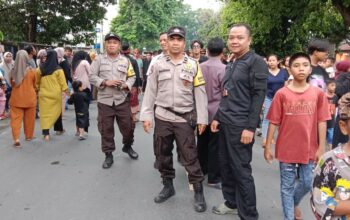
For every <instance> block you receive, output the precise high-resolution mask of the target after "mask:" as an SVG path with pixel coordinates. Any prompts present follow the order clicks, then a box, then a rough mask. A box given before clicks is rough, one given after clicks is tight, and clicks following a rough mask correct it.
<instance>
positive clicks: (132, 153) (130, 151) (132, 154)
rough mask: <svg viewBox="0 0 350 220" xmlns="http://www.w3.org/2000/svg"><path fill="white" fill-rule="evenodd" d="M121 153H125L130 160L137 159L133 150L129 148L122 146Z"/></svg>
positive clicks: (137, 156)
mask: <svg viewBox="0 0 350 220" xmlns="http://www.w3.org/2000/svg"><path fill="white" fill-rule="evenodd" d="M122 151H123V152H124V153H127V154H128V155H129V157H130V158H131V159H134V160H136V159H137V158H139V155H138V154H137V153H136V152H135V151H134V149H132V147H131V146H127V145H124V147H123V149H122Z"/></svg>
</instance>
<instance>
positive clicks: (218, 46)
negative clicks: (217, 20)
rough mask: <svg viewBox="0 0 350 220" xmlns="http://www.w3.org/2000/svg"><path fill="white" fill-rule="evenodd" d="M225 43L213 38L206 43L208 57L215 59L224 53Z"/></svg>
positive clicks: (218, 38)
mask: <svg viewBox="0 0 350 220" xmlns="http://www.w3.org/2000/svg"><path fill="white" fill-rule="evenodd" d="M224 48H225V42H224V41H223V40H222V39H221V38H220V37H215V38H212V39H210V40H209V42H208V53H209V56H212V57H217V56H219V55H220V54H222V53H223V52H224Z"/></svg>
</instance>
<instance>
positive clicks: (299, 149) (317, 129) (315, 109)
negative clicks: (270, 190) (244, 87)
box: [264, 53, 330, 220]
mask: <svg viewBox="0 0 350 220" xmlns="http://www.w3.org/2000/svg"><path fill="white" fill-rule="evenodd" d="M289 62H290V72H291V74H292V75H293V77H294V79H293V81H292V82H291V83H290V84H289V85H288V86H286V87H284V88H282V89H280V90H279V91H278V92H277V93H276V95H275V97H274V99H273V101H272V104H271V107H270V110H269V113H268V115H267V119H268V120H269V121H270V124H269V129H268V134H267V143H266V147H265V152H264V157H265V160H266V161H267V162H269V163H271V162H272V160H273V155H272V151H271V142H272V139H273V136H274V133H275V131H276V129H277V128H278V136H277V142H276V149H275V156H276V159H278V160H279V161H280V177H281V199H282V207H283V213H284V219H285V220H294V219H301V213H300V209H299V208H298V205H299V203H300V202H301V200H302V198H303V197H304V196H305V195H306V194H307V193H309V192H310V190H311V184H312V177H313V173H312V170H313V167H314V163H316V162H317V161H318V159H319V158H320V156H322V154H323V153H324V149H325V144H326V143H325V140H326V130H327V124H326V121H327V120H329V119H330V114H329V108H328V101H327V97H326V95H325V94H324V92H323V91H322V90H321V89H319V88H318V87H314V86H311V85H309V84H308V83H307V78H308V76H309V75H310V73H311V71H312V68H311V61H310V57H309V56H308V55H307V54H305V53H296V54H294V55H293V56H291V58H290V61H289ZM297 170H298V171H299V175H300V178H299V181H297Z"/></svg>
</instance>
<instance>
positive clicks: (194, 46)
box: [192, 45, 201, 49]
mask: <svg viewBox="0 0 350 220" xmlns="http://www.w3.org/2000/svg"><path fill="white" fill-rule="evenodd" d="M192 48H193V49H195V48H201V46H199V45H193V47H192Z"/></svg>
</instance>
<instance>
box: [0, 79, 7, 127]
mask: <svg viewBox="0 0 350 220" xmlns="http://www.w3.org/2000/svg"><path fill="white" fill-rule="evenodd" d="M5 108H6V82H5V79H4V78H3V77H2V75H0V120H2V119H5V118H6V114H5V113H6V111H5Z"/></svg>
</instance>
